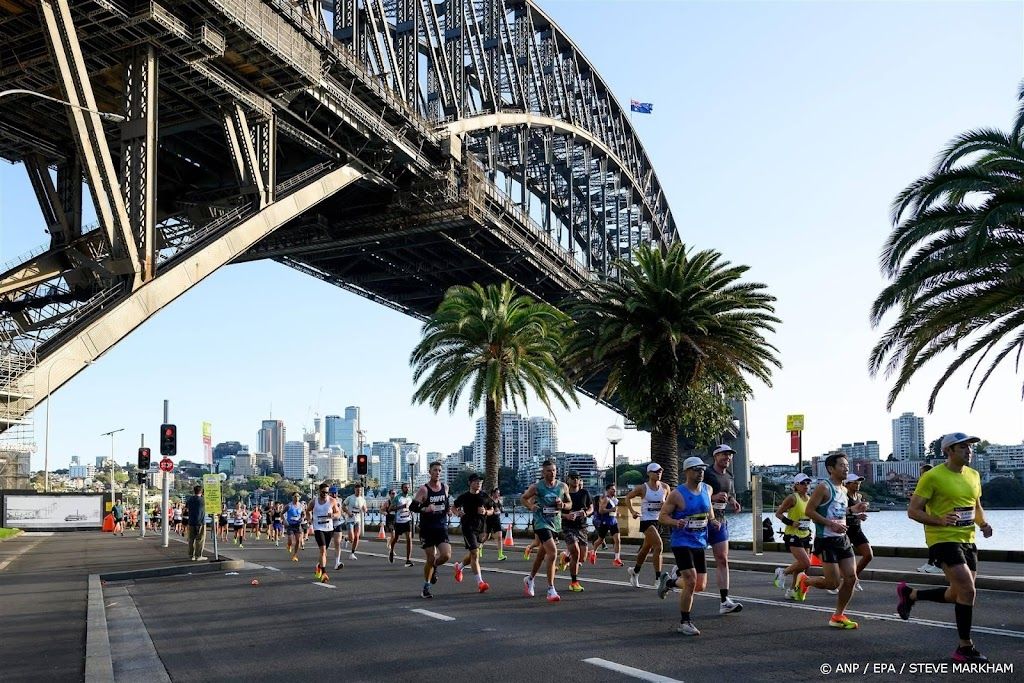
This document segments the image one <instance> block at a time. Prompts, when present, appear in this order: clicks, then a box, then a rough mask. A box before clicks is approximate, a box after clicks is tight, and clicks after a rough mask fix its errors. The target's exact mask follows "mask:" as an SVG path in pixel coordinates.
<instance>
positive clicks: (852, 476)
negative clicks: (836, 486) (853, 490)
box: [846, 472, 864, 484]
mask: <svg viewBox="0 0 1024 683" xmlns="http://www.w3.org/2000/svg"><path fill="white" fill-rule="evenodd" d="M855 481H864V477H862V476H860V475H859V474H854V473H853V472H850V473H849V474H847V475H846V483H847V484H849V483H851V482H855Z"/></svg>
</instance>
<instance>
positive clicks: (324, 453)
mask: <svg viewBox="0 0 1024 683" xmlns="http://www.w3.org/2000/svg"><path fill="white" fill-rule="evenodd" d="M310 458H311V459H312V460H313V464H314V465H316V467H317V470H318V471H317V475H316V476H317V478H318V479H320V480H321V481H326V480H333V481H348V458H346V457H345V454H344V452H343V451H342V450H341V449H340V448H338V447H337V446H334V447H333V448H324V449H322V450H319V451H316V452H314V453H311V454H310Z"/></svg>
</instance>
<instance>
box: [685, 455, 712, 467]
mask: <svg viewBox="0 0 1024 683" xmlns="http://www.w3.org/2000/svg"><path fill="white" fill-rule="evenodd" d="M707 466H708V465H707V463H705V462H704V461H703V460H701V459H700V458H698V457H697V456H696V455H691V456H690V457H689V458H687V459H686V460H684V461H683V469H684V470H688V469H692V468H694V467H699V468H701V469H704V468H706V467H707Z"/></svg>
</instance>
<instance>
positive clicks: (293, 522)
mask: <svg viewBox="0 0 1024 683" xmlns="http://www.w3.org/2000/svg"><path fill="white" fill-rule="evenodd" d="M305 519H306V506H305V505H303V504H302V503H300V502H299V494H298V493H293V494H292V502H290V503H288V507H287V508H285V511H284V522H285V526H286V528H287V531H288V541H287V548H288V552H289V553H290V554H291V556H292V562H298V561H299V550H300V549H301V548H302V536H303V534H302V522H303V521H305Z"/></svg>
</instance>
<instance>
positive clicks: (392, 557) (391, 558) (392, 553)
mask: <svg viewBox="0 0 1024 683" xmlns="http://www.w3.org/2000/svg"><path fill="white" fill-rule="evenodd" d="M388 562H389V563H391V564H394V563H395V549H394V548H391V549H390V550H388Z"/></svg>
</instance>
